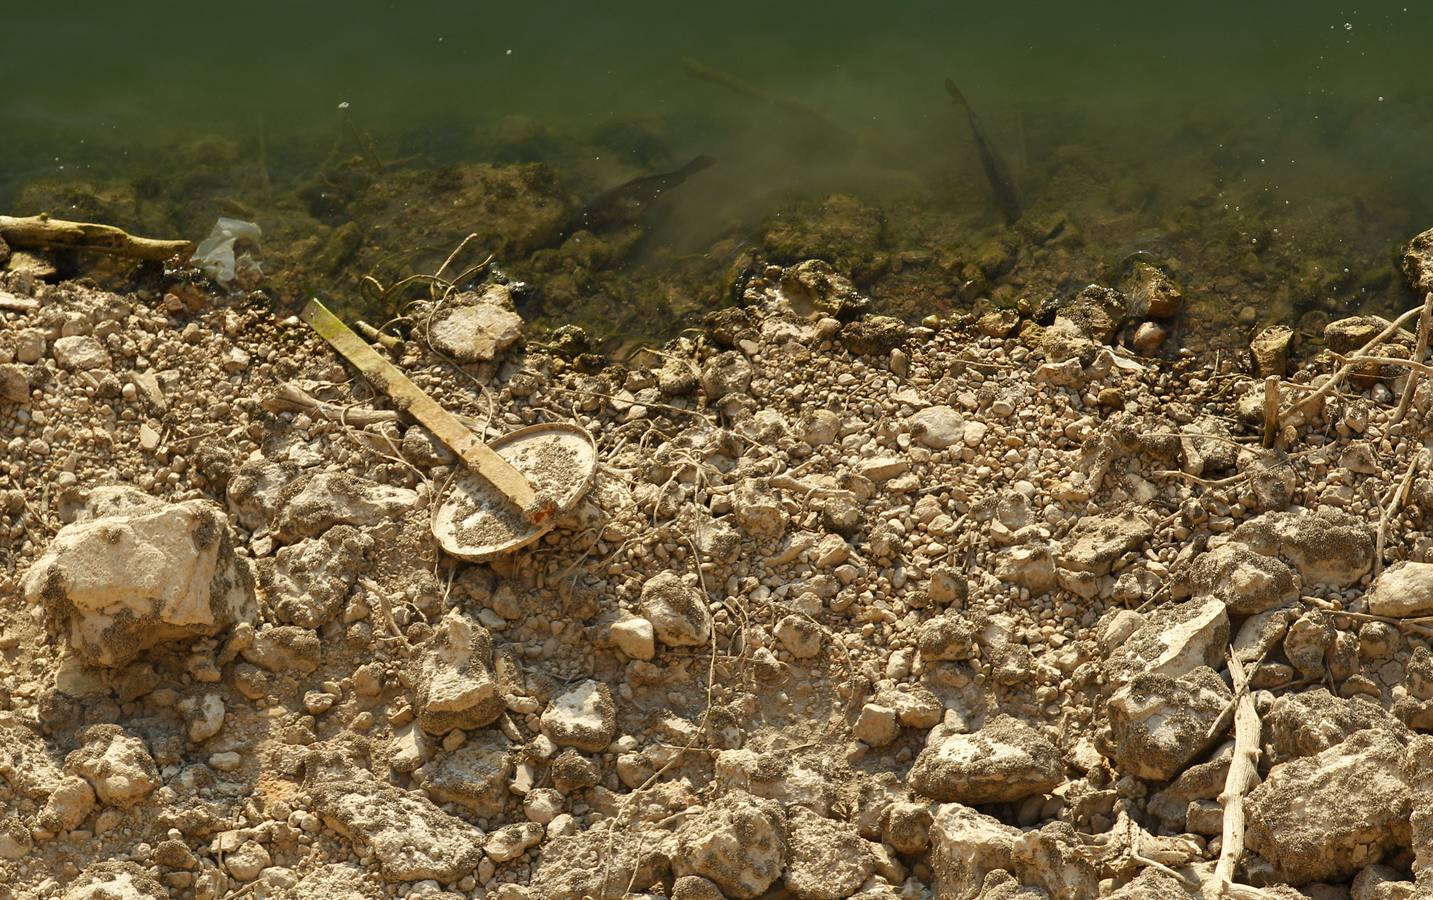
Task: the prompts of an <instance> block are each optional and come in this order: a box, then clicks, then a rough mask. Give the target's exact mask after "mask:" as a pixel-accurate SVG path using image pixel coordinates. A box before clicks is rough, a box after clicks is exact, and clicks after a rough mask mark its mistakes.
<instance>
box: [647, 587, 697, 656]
mask: <svg viewBox="0 0 1433 900" xmlns="http://www.w3.org/2000/svg"><path fill="white" fill-rule="evenodd" d="M642 613H643V615H645V616H646V617H647V619H648V620H649V621H650V622H651V623H652V629H653V631H654V632H656V636H657V638H658V639H659V640H661V642H662V643H663V644H666V645H667V646H668V647H701V646H705V645H706V644H707V642H708V641H709V640H710V638H711V627H712V620H711V611H710V610H708V609H707V604H706V601H705V599H704V598H703V597H702V593H701V591H700V590H699V589H698V588H696V587H694V586H692V585H690V584H688V583H687V582H686V581H684V580H683V579H682V577H681V576H680V575H677V574H676V573H675V572H661V573H659V574H657V575H655V576H654V577H652V578H649V579H648V580H647V583H646V584H644V585H642Z"/></svg>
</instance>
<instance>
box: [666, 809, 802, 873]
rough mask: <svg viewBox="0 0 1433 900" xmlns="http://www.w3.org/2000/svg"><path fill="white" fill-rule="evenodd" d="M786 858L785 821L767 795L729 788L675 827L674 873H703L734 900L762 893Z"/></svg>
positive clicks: (779, 871) (779, 810)
mask: <svg viewBox="0 0 1433 900" xmlns="http://www.w3.org/2000/svg"><path fill="white" fill-rule="evenodd" d="M785 863H786V822H785V817H784V816H783V815H782V814H781V807H780V806H779V805H778V804H776V803H775V802H773V801H771V800H758V799H757V798H755V797H753V796H751V795H750V794H746V793H743V792H741V791H732V792H730V793H728V794H726V795H725V796H723V797H721V798H720V799H719V800H717V801H716V802H715V803H712V804H710V805H708V806H707V807H705V808H704V809H702V810H700V811H698V812H696V813H695V814H694V815H690V816H688V818H687V819H686V821H685V822H683V823H682V826H681V828H679V829H678V830H677V852H676V854H675V856H674V857H673V859H672V872H673V874H675V875H676V876H677V877H679V878H680V877H682V876H684V875H701V876H703V877H705V878H709V879H711V880H712V881H713V882H715V883H716V885H717V887H719V888H721V891H722V893H723V894H725V895H726V896H728V897H732V898H737V900H751V898H754V897H760V896H763V894H764V893H765V891H766V889H767V888H769V887H771V884H772V882H774V881H776V879H777V877H778V876H780V875H781V870H782V869H783V868H784V867H785Z"/></svg>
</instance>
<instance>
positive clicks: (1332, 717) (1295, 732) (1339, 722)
mask: <svg viewBox="0 0 1433 900" xmlns="http://www.w3.org/2000/svg"><path fill="white" fill-rule="evenodd" d="M1397 727H1398V726H1396V725H1394V724H1393V723H1392V721H1391V717H1390V715H1389V713H1388V711H1386V710H1385V709H1383V707H1381V706H1379V705H1378V704H1376V703H1373V702H1370V701H1369V700H1368V699H1367V698H1356V699H1353V700H1348V699H1345V698H1343V697H1335V696H1334V695H1333V694H1331V693H1329V691H1328V689H1327V688H1324V687H1313V688H1309V689H1308V690H1303V691H1298V692H1296V693H1288V694H1283V695H1281V696H1279V697H1277V698H1275V700H1274V702H1273V705H1271V706H1270V707H1269V711H1268V712H1267V713H1265V714H1264V728H1265V732H1264V734H1265V737H1264V744H1265V746H1266V747H1267V748H1268V751H1269V758H1270V760H1271V761H1272V762H1275V763H1280V762H1287V761H1288V760H1291V759H1297V758H1298V757H1301V756H1314V755H1316V754H1318V753H1322V752H1323V751H1325V750H1327V749H1328V748H1330V747H1332V746H1334V745H1336V744H1339V743H1341V742H1342V741H1343V740H1344V739H1345V738H1347V737H1348V736H1349V735H1351V734H1353V733H1354V732H1356V731H1361V730H1363V729H1365V728H1384V729H1390V728H1395V729H1396V728H1397Z"/></svg>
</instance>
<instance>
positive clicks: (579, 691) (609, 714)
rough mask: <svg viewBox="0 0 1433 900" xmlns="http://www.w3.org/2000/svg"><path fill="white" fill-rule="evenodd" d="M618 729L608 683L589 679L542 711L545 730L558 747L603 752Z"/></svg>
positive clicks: (543, 728)
mask: <svg viewBox="0 0 1433 900" xmlns="http://www.w3.org/2000/svg"><path fill="white" fill-rule="evenodd" d="M616 730H617V708H616V706H614V705H613V703H612V692H611V691H610V690H609V689H608V687H607V685H606V684H603V683H602V682H600V681H594V680H592V679H590V678H589V679H588V680H586V681H583V682H581V683H579V684H577V685H575V686H573V687H572V688H571V689H569V690H567V691H565V692H564V693H562V694H559V695H558V696H557V697H556V698H555V699H554V700H553V701H552V703H551V704H549V705H548V707H547V709H546V710H544V711H543V713H542V733H543V734H545V735H547V736H548V737H549V738H551V739H552V742H553V743H554V744H557V745H558V746H559V747H576V748H577V749H578V750H585V751H587V752H588V753H600V752H601V751H603V750H606V749H607V745H608V744H610V743H612V736H613V735H614V734H615V733H616Z"/></svg>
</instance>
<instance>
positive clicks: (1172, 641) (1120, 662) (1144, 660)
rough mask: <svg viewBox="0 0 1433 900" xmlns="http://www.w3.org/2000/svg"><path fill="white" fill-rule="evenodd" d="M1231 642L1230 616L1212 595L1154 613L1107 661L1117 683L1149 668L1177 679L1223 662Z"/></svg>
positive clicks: (1106, 664) (1119, 683)
mask: <svg viewBox="0 0 1433 900" xmlns="http://www.w3.org/2000/svg"><path fill="white" fill-rule="evenodd" d="M1228 645H1229V614H1228V613H1227V612H1226V611H1225V608H1224V602H1223V601H1222V600H1218V599H1216V598H1212V597H1211V598H1203V599H1200V598H1194V599H1190V600H1186V601H1185V602H1183V603H1180V604H1178V605H1175V606H1169V607H1165V608H1163V609H1160V610H1157V611H1156V612H1154V613H1152V614H1151V615H1150V616H1149V617H1148V618H1147V619H1146V620H1145V623H1144V624H1143V625H1141V626H1140V627H1139V628H1137V629H1135V632H1134V633H1133V634H1131V635H1130V636H1129V637H1128V638H1126V639H1125V640H1124V641H1123V642H1122V643H1121V644H1120V645H1119V647H1118V648H1117V649H1116V650H1115V651H1114V652H1113V653H1111V654H1110V656H1109V658H1108V659H1106V660H1105V671H1106V673H1107V675H1108V677H1109V679H1110V682H1111V683H1112V684H1113V685H1115V686H1116V687H1118V686H1119V685H1121V684H1124V683H1125V682H1126V681H1128V680H1129V679H1130V678H1133V677H1134V676H1135V675H1138V674H1141V673H1144V672H1150V673H1155V674H1159V675H1165V676H1167V677H1169V678H1178V677H1180V676H1181V675H1184V674H1186V673H1188V672H1190V671H1192V670H1194V669H1195V668H1197V667H1199V666H1209V667H1210V668H1214V667H1216V666H1219V665H1222V663H1221V662H1220V660H1221V659H1222V657H1223V654H1224V648H1225V647H1227V646H1228Z"/></svg>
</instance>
